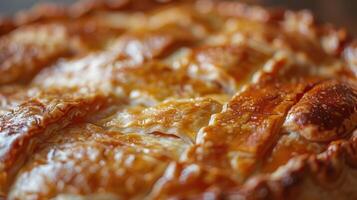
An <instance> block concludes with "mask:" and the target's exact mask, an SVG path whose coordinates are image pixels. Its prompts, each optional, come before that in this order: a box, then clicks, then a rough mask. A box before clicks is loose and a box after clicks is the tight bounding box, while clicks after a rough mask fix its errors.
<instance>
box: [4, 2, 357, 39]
mask: <svg viewBox="0 0 357 200" xmlns="http://www.w3.org/2000/svg"><path fill="white" fill-rule="evenodd" d="M46 1H51V2H59V3H70V2H74V1H75V0H57V1H56V0H0V14H1V15H11V14H12V13H14V12H16V11H18V10H21V9H27V8H30V7H31V6H32V5H34V4H35V3H39V2H46ZM245 1H251V2H257V3H259V4H263V5H268V6H275V7H276V6H278V7H283V8H289V9H293V10H300V9H309V10H312V11H313V12H314V14H315V15H316V16H317V18H318V19H319V21H325V22H331V23H333V24H335V25H337V26H340V27H346V28H347V29H348V30H349V31H350V32H351V33H353V34H354V35H355V36H357V0H245Z"/></svg>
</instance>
